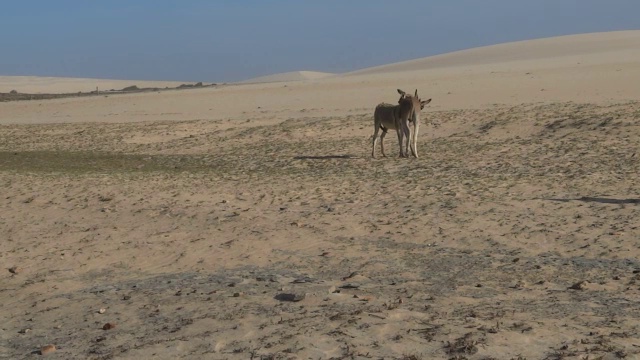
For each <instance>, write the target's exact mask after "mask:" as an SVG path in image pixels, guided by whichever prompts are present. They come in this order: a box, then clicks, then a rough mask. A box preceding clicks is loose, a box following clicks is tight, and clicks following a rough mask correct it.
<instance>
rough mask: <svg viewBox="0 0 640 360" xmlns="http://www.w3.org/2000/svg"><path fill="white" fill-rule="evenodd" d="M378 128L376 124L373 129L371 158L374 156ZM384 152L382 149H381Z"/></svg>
mask: <svg viewBox="0 0 640 360" xmlns="http://www.w3.org/2000/svg"><path fill="white" fill-rule="evenodd" d="M379 129H380V127H379V126H376V128H375V130H374V131H373V144H372V145H373V146H372V148H371V157H372V158H374V159H375V158H376V142H377V141H378V130H379ZM381 144H382V142H381ZM383 153H384V151H383Z"/></svg>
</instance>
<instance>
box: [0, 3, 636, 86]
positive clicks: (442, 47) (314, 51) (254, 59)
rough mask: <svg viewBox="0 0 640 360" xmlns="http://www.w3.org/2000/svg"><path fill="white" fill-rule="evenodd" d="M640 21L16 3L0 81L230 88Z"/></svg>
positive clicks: (411, 10)
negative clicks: (195, 83)
mask: <svg viewBox="0 0 640 360" xmlns="http://www.w3.org/2000/svg"><path fill="white" fill-rule="evenodd" d="M178 4H179V5H178ZM638 12H640V2H637V1H632V0H614V1H610V2H602V1H600V0H582V1H578V0H540V1H537V2H535V3H534V2H527V3H524V2H516V1H513V0H485V1H483V2H479V1H477V0H451V1H424V0H423V1H419V0H409V1H405V2H403V3H402V5H401V6H400V5H399V3H395V2H394V3H391V2H388V1H381V0H367V1H364V0H354V1H349V2H338V1H331V0H330V1H325V2H322V3H320V2H309V1H293V0H277V1H271V2H269V3H266V2H260V1H256V0H247V1H243V2H238V1H230V0H225V1H216V2H215V3H214V2H210V1H205V0H191V1H184V2H180V3H174V2H170V1H166V0H155V1H151V0H139V1H136V2H132V3H130V2H128V1H123V0H112V1H109V2H108V3H93V2H82V1H77V0H74V1H72V0H60V1H55V2H53V1H51V2H49V1H44V0H40V1H30V2H9V3H7V4H3V10H2V12H1V13H0V30H1V31H2V32H3V33H4V34H5V36H3V37H2V38H1V39H0V49H2V52H3V54H2V56H0V75H22V76H57V77H84V78H106V79H131V80H176V81H204V82H232V81H242V80H246V79H249V78H254V77H258V76H264V75H270V74H275V73H281V72H290V71H301V70H304V71H321V72H331V73H344V72H349V71H354V70H358V69H362V68H367V67H371V66H378V65H384V64H389V63H394V62H399V61H405V60H411V59H416V58H421V57H426V56H431V55H437V54H442V53H447V52H451V51H456V50H462V49H467V48H473V47H478V46H485V45H493V44H498V43H504V42H511V41H519V40H529V39H536V38H542V37H551V36H561V35H570V34H579V33H590V32H603V31H616V30H635V29H638V28H639V26H638V25H639V24H638V20H637V14H638ZM9 34H11V35H9Z"/></svg>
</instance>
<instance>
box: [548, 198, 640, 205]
mask: <svg viewBox="0 0 640 360" xmlns="http://www.w3.org/2000/svg"><path fill="white" fill-rule="evenodd" d="M542 200H549V201H557V202H569V201H582V202H594V203H600V204H640V199H635V198H629V199H612V198H603V197H590V196H583V197H579V198H573V199H554V198H551V199H542Z"/></svg>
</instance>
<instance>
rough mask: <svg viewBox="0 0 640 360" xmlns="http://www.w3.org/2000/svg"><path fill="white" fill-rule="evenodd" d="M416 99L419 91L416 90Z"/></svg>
mask: <svg viewBox="0 0 640 360" xmlns="http://www.w3.org/2000/svg"><path fill="white" fill-rule="evenodd" d="M415 97H418V89H416V95H415Z"/></svg>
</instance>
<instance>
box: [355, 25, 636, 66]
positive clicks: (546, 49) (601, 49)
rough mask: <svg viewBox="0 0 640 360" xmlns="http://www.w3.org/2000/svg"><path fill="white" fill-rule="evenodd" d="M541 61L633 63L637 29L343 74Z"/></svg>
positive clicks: (477, 50)
mask: <svg viewBox="0 0 640 360" xmlns="http://www.w3.org/2000/svg"><path fill="white" fill-rule="evenodd" d="M544 60H547V61H552V62H553V63H552V65H554V66H560V65H568V66H573V65H577V64H578V63H581V64H591V65H593V64H598V63H600V64H637V63H638V62H640V30H634V31H616V32H607V33H591V34H579V35H568V36H559V37H552V38H545V39H535V40H526V41H518V42H512V43H505V44H498V45H493V46H484V47H479V48H474V49H467V50H461V51H456V52H451V53H447V54H442V55H437V56H430V57H425V58H421V59H415V60H409V61H403V62H399V63H394V64H389V65H383V66H377V67H372V68H366V69H361V70H358V71H354V72H351V73H348V74H347V75H366V74H380V73H387V72H397V71H416V70H431V69H437V68H443V67H463V66H464V67H473V66H479V65H492V66H495V65H500V64H503V63H516V62H524V63H525V65H529V66H531V65H535V63H540V62H542V61H544Z"/></svg>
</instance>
